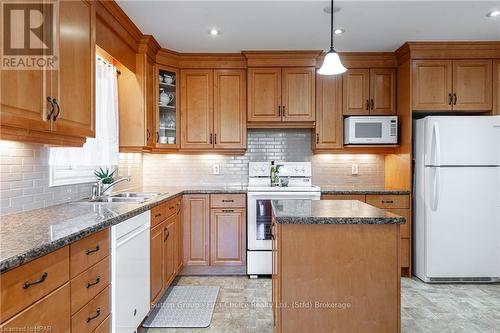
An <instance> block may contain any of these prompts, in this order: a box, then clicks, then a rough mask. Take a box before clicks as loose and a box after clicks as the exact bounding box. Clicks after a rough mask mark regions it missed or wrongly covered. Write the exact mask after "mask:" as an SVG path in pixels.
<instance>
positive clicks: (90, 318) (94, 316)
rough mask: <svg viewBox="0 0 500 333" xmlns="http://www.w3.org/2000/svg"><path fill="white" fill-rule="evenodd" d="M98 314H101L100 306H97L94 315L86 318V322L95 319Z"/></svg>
mask: <svg viewBox="0 0 500 333" xmlns="http://www.w3.org/2000/svg"><path fill="white" fill-rule="evenodd" d="M100 315H101V308H97V310H96V311H95V315H93V316H90V317H88V318H87V323H90V322H91V321H92V320H94V319H96V318H97V317H99V316H100Z"/></svg>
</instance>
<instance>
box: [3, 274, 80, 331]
mask: <svg viewBox="0 0 500 333" xmlns="http://www.w3.org/2000/svg"><path fill="white" fill-rule="evenodd" d="M17 300H19V298H17ZM69 303H70V287H69V284H68V283H66V284H65V285H63V286H62V287H60V288H59V289H57V290H55V291H54V292H52V293H51V294H49V295H47V296H45V297H43V298H42V299H40V300H39V301H38V302H36V303H35V304H33V305H31V306H30V307H28V308H26V309H25V310H24V311H22V312H20V313H19V314H17V315H16V316H14V317H13V318H11V319H10V320H8V321H7V322H4V323H3V324H1V325H0V331H1V332H35V328H38V327H50V332H57V333H69V332H70V327H71V312H70V307H69ZM3 304H4V303H3V302H2V307H3ZM24 328H26V329H27V330H26V331H22V329H24ZM20 329H21V331H20ZM29 329H31V330H29ZM73 332H81V331H73Z"/></svg>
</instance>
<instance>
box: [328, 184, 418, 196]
mask: <svg viewBox="0 0 500 333" xmlns="http://www.w3.org/2000/svg"><path fill="white" fill-rule="evenodd" d="M321 194H343V195H350V194H361V195H363V194H386V195H391V194H392V195H407V194H411V191H409V190H397V189H387V188H364V189H363V188H356V187H342V186H321Z"/></svg>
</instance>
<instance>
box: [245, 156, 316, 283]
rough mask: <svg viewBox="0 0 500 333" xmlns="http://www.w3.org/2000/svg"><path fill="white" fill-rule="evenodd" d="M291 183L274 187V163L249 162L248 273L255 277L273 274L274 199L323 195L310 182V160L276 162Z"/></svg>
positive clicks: (280, 174)
mask: <svg viewBox="0 0 500 333" xmlns="http://www.w3.org/2000/svg"><path fill="white" fill-rule="evenodd" d="M275 165H278V166H280V168H279V176H280V178H281V179H282V180H283V179H284V180H285V181H284V182H281V183H286V180H288V186H271V166H272V165H271V162H250V163H249V166H248V167H249V172H248V174H249V178H248V194H247V201H248V202H247V210H248V219H247V221H248V222H247V237H248V241H247V274H248V275H250V277H252V278H256V277H258V275H269V274H272V253H271V250H272V240H271V222H272V208H271V200H276V199H311V200H319V199H320V198H321V189H320V188H319V186H313V185H312V182H311V176H312V170H311V162H276V163H275Z"/></svg>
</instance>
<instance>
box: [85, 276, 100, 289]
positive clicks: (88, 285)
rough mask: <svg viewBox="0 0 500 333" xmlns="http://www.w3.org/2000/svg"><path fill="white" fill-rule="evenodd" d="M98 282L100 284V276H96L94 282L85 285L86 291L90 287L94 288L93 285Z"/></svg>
mask: <svg viewBox="0 0 500 333" xmlns="http://www.w3.org/2000/svg"><path fill="white" fill-rule="evenodd" d="M99 282H101V277H100V276H98V277H97V278H96V279H95V280H94V282H89V283H87V289H88V288H90V287H92V286H95V285H96V284H98V283H99Z"/></svg>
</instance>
